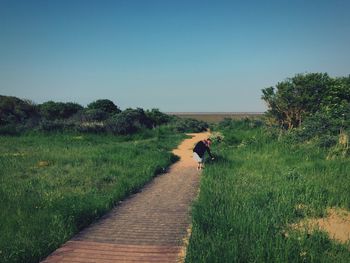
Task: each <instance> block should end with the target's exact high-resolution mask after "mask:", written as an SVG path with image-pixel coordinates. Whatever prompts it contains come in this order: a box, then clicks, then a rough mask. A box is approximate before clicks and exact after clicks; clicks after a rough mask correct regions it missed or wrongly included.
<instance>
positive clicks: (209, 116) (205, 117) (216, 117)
mask: <svg viewBox="0 0 350 263" xmlns="http://www.w3.org/2000/svg"><path fill="white" fill-rule="evenodd" d="M167 114H169V115H173V116H177V117H180V118H186V119H196V120H200V121H206V122H208V123H218V122H220V121H223V120H224V119H226V118H229V119H236V120H239V119H244V118H253V119H254V118H261V117H263V115H264V113H263V112H167Z"/></svg>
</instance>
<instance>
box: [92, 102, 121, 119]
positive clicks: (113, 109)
mask: <svg viewBox="0 0 350 263" xmlns="http://www.w3.org/2000/svg"><path fill="white" fill-rule="evenodd" d="M87 108H88V109H89V110H100V111H104V112H106V113H108V114H111V115H113V114H118V113H120V112H121V110H120V109H119V108H118V107H117V106H116V105H115V104H114V102H113V101H111V100H107V99H102V100H96V101H94V102H91V103H90V104H88V105H87Z"/></svg>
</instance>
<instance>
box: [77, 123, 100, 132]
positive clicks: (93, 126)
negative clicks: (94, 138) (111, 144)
mask: <svg viewBox="0 0 350 263" xmlns="http://www.w3.org/2000/svg"><path fill="white" fill-rule="evenodd" d="M75 129H76V131H78V132H84V133H102V132H106V125H105V124H104V123H103V122H97V121H95V122H82V123H80V124H79V125H77V126H76V128H75Z"/></svg>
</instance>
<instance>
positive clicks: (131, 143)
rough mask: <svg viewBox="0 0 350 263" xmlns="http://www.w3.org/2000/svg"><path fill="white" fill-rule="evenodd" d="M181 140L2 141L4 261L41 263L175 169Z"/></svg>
mask: <svg viewBox="0 0 350 263" xmlns="http://www.w3.org/2000/svg"><path fill="white" fill-rule="evenodd" d="M182 138H183V135H179V134H177V135H176V134H175V135H172V134H171V132H170V131H166V130H164V129H157V130H153V131H145V132H144V133H141V134H137V135H134V136H129V137H125V136H124V137H121V136H120V137H116V136H110V135H78V134H68V133H65V134H61V133H57V134H35V133H34V134H28V135H23V136H0V200H1V203H0V211H1V213H0V233H1V235H0V262H11V263H13V262H38V261H39V259H42V258H43V257H45V256H46V255H48V254H49V253H50V252H51V251H53V250H54V249H55V248H57V247H58V246H59V245H60V244H62V243H63V242H65V241H66V240H68V239H69V238H70V237H72V235H74V234H75V233H77V232H78V231H79V230H80V229H81V228H83V227H84V226H86V225H88V224H89V223H91V222H92V221H94V220H95V219H96V218H98V217H100V216H101V215H103V214H104V213H106V212H107V211H108V210H109V209H111V207H113V206H114V205H115V204H117V203H118V201H120V200H121V199H123V198H125V197H126V196H128V195H129V194H131V193H134V192H136V191H137V190H138V189H139V188H141V187H142V186H143V185H144V184H145V183H146V182H148V181H150V179H151V178H152V177H154V176H155V175H156V174H159V173H161V172H162V171H163V170H164V169H165V168H166V167H168V166H169V165H170V164H171V163H172V162H174V161H175V160H176V158H175V156H173V155H172V154H171V153H170V149H172V148H174V147H175V146H176V145H177V144H178V143H179V141H180V140H181V139H182Z"/></svg>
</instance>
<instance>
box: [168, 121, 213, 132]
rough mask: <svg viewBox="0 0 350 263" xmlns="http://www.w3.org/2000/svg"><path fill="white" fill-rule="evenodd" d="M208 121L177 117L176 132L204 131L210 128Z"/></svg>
mask: <svg viewBox="0 0 350 263" xmlns="http://www.w3.org/2000/svg"><path fill="white" fill-rule="evenodd" d="M208 127H209V125H208V123H206V122H204V121H199V120H195V119H190V118H186V119H180V118H179V119H177V120H176V121H175V123H174V130H175V131H176V132H203V131H206V130H207V129H208Z"/></svg>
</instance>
